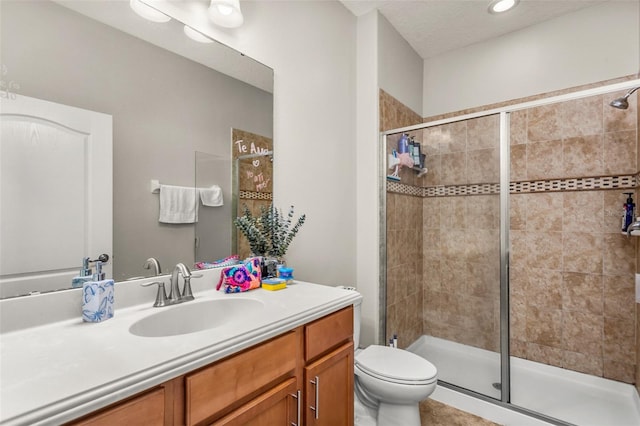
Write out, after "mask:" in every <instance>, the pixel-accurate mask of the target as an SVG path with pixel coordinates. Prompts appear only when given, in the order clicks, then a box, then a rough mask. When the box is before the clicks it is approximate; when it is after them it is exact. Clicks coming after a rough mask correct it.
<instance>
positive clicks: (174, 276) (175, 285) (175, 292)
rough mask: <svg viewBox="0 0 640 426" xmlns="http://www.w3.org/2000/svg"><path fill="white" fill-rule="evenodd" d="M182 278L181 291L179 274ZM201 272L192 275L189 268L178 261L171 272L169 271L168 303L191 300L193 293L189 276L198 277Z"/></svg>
mask: <svg viewBox="0 0 640 426" xmlns="http://www.w3.org/2000/svg"><path fill="white" fill-rule="evenodd" d="M180 275H182V277H183V278H184V286H183V288H182V293H181V292H180V283H179V279H180V278H179V276H180ZM200 277H202V275H201V274H198V275H194V274H192V273H191V270H190V269H189V267H188V266H186V265H185V264H184V263H178V264H177V265H176V267H175V268H173V272H172V273H171V290H170V292H169V302H170V303H182V302H188V301H189V300H193V299H194V297H193V293H192V292H191V278H200Z"/></svg>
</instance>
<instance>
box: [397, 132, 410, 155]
mask: <svg viewBox="0 0 640 426" xmlns="http://www.w3.org/2000/svg"><path fill="white" fill-rule="evenodd" d="M407 153H409V135H407V134H406V133H403V134H402V136H400V139H399V140H398V154H407Z"/></svg>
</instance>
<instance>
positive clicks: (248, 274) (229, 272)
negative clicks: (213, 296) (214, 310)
mask: <svg viewBox="0 0 640 426" xmlns="http://www.w3.org/2000/svg"><path fill="white" fill-rule="evenodd" d="M261 280H262V273H261V269H260V258H257V257H252V258H250V259H247V260H246V261H245V262H243V263H240V264H238V265H233V266H228V267H226V268H224V269H222V271H221V272H220V281H218V285H217V286H216V290H220V287H222V286H224V292H225V293H240V292H243V291H249V290H252V289H254V288H258V287H260V282H261Z"/></svg>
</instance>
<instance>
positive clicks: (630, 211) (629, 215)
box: [622, 192, 636, 232]
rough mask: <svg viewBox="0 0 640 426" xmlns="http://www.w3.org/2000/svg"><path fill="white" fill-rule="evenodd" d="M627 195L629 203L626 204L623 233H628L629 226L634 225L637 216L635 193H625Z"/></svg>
mask: <svg viewBox="0 0 640 426" xmlns="http://www.w3.org/2000/svg"><path fill="white" fill-rule="evenodd" d="M624 194H625V195H627V201H626V202H625V203H624V219H623V222H622V232H627V228H629V225H631V224H632V223H633V218H634V216H635V207H636V205H635V203H634V202H633V192H625V193H624Z"/></svg>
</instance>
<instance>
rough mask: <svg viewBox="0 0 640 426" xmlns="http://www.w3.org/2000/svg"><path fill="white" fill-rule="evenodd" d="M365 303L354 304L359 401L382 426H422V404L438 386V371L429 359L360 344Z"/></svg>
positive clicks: (357, 394)
mask: <svg viewBox="0 0 640 426" xmlns="http://www.w3.org/2000/svg"><path fill="white" fill-rule="evenodd" d="M360 305H361V302H358V303H356V304H354V310H353V317H354V318H353V321H354V322H353V330H354V344H355V348H356V352H355V356H354V373H355V380H354V387H355V394H356V398H357V399H358V401H360V403H362V404H363V405H364V406H366V407H369V408H371V409H372V411H376V412H377V424H378V426H396V425H397V426H420V408H419V404H420V401H423V400H425V399H427V398H428V397H429V395H431V393H432V392H433V391H434V390H435V388H436V385H437V381H438V379H437V375H438V371H437V369H436V367H435V366H434V365H433V364H431V363H430V362H429V361H427V360H426V359H424V358H422V357H420V356H418V355H416V354H413V353H411V352H408V351H405V350H402V349H397V348H392V347H389V346H380V345H371V346H368V347H367V348H365V349H358V344H359V343H360V315H361V314H360V313H361V306H360Z"/></svg>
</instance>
